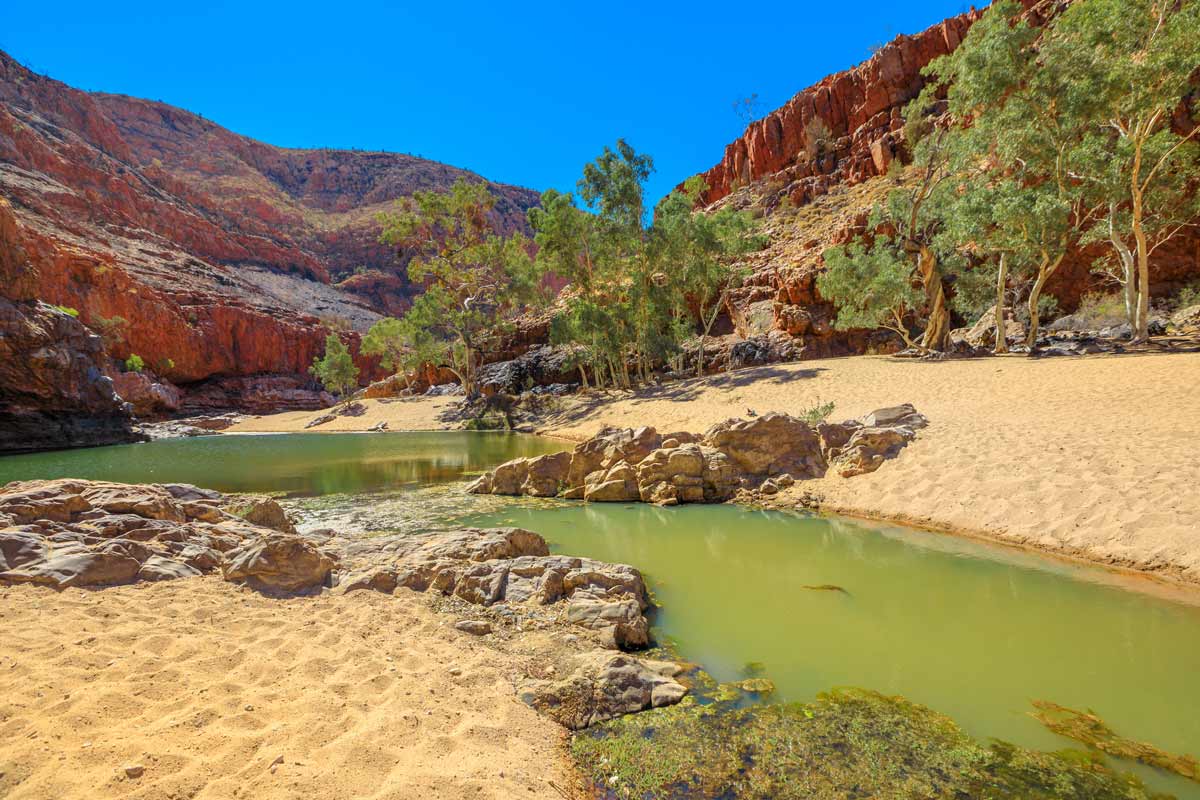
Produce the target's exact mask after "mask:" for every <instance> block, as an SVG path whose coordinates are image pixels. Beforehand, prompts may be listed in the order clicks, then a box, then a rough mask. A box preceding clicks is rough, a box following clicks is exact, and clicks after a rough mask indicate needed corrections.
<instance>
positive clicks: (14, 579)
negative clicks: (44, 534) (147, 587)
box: [0, 550, 141, 589]
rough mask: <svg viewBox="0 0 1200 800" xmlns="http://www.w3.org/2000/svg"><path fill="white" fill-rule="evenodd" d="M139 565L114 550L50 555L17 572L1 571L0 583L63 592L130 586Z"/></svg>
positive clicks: (72, 551) (20, 568) (14, 570)
mask: <svg viewBox="0 0 1200 800" xmlns="http://www.w3.org/2000/svg"><path fill="white" fill-rule="evenodd" d="M140 569H141V564H139V563H138V561H137V559H135V558H131V557H129V556H127V555H123V554H122V553H121V552H119V551H116V550H113V551H91V552H89V551H83V552H79V551H75V550H70V551H67V552H63V553H61V554H55V555H51V556H50V557H49V558H47V559H45V560H42V561H35V562H33V563H29V564H26V565H25V566H23V567H19V568H17V569H10V570H8V571H6V572H0V580H3V581H8V582H10V583H36V584H42V585H45V586H53V587H54V588H56V589H65V588H67V587H69V586H111V585H115V584H121V583H132V582H133V580H134V579H135V578H136V577H137V574H138V571H139V570H140Z"/></svg>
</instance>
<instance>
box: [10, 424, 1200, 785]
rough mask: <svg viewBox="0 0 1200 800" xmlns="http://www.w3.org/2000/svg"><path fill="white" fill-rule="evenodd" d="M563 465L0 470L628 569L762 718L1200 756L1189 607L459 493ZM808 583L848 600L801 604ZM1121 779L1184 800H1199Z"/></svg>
mask: <svg viewBox="0 0 1200 800" xmlns="http://www.w3.org/2000/svg"><path fill="white" fill-rule="evenodd" d="M561 448H562V445H561V444H560V443H557V442H552V441H547V440H539V439H537V438H534V437H528V436H516V435H505V434H486V433H428V434H424V433H393V434H288V435H271V436H219V437H206V438H199V439H187V440H175V441H164V442H152V443H147V444H139V445H129V446H121V447H107V448H97V449H90V450H76V451H67V452H56V453H43V454H36V455H26V456H14V457H8V458H3V459H0V484H3V483H5V482H7V481H9V480H16V479H27V478H49V477H68V476H69V477H82V478H95V479H105V480H114V481H126V482H188V483H195V484H197V485H200V486H207V487H210V488H214V489H218V490H222V491H272V492H282V493H285V494H286V495H288V496H290V497H293V498H295V499H294V500H292V501H289V503H288V504H289V507H290V508H292V509H293V510H294V511H296V512H298V513H299V514H300V515H301V517H302V518H303V519H304V520H305V522H306V527H324V526H331V527H337V528H338V529H340V530H344V531H355V530H358V531H385V530H395V531H408V530H423V529H426V528H428V527H429V526H430V525H446V524H462V523H463V522H469V523H472V524H479V525H497V524H505V525H510V524H515V525H520V526H522V527H526V528H529V529H531V530H535V531H538V532H540V533H541V534H543V535H544V536H545V537H546V538H547V539H548V540H549V541H550V542H551V546H552V548H553V549H554V550H556V551H558V552H565V553H572V554H575V555H582V556H590V557H593V558H599V559H604V560H610V561H620V562H626V563H630V564H634V565H636V566H637V567H639V568H640V569H642V571H643V572H644V573H645V574H646V577H647V580H648V582H649V584H650V586H651V588H652V590H653V591H654V592H655V595H656V598H657V600H658V602H659V604H660V605H661V606H662V608H661V610H660V611H659V612H658V614H657V615H656V618H655V620H654V624H655V629H656V635H658V636H660V637H662V638H664V639H669V640H670V641H672V642H673V643H674V644H675V645H676V646H677V648H678V650H679V652H680V654H681V655H682V657H684V658H687V659H689V660H692V661H696V662H699V663H700V664H702V665H704V667H705V668H706V669H707V670H708V671H709V672H711V673H712V674H713V675H714V676H716V677H717V678H718V679H720V680H732V679H737V678H739V677H742V676H743V671H744V668H745V666H746V665H747V664H748V663H753V662H757V663H760V664H762V665H763V668H765V671H766V675H767V676H768V677H770V678H771V679H772V680H773V681H774V682H775V684H776V686H777V687H778V694H777V697H778V699H782V700H806V699H809V698H812V697H813V696H814V695H815V694H817V693H818V692H821V691H824V690H826V689H829V688H832V687H836V686H858V687H864V688H868V689H874V690H877V691H881V692H885V693H889V694H900V695H904V696H906V697H908V698H910V699H912V700H915V701H917V702H920V703H923V704H926V705H928V706H930V707H932V708H934V709H936V710H938V711H941V712H943V713H946V714H949V715H950V716H951V717H953V718H954V719H955V720H956V721H957V722H958V723H959V724H960V725H962V726H963V727H964V728H965V729H966V730H967V731H968V732H969V733H971V734H973V735H975V736H976V737H979V738H983V739H987V738H989V737H994V738H1000V739H1006V740H1009V741H1013V742H1016V743H1018V744H1022V745H1026V746H1029V747H1036V748H1042V749H1061V748H1064V747H1072V746H1074V747H1078V746H1079V745H1074V744H1073V743H1072V742H1070V741H1069V740H1065V739H1061V738H1059V737H1057V736H1054V735H1053V734H1050V733H1049V732H1047V731H1046V730H1045V729H1044V728H1042V727H1041V726H1040V725H1039V724H1038V723H1037V722H1036V721H1035V720H1033V719H1031V718H1030V717H1029V716H1028V712H1029V711H1030V710H1031V705H1030V703H1031V701H1033V700H1037V699H1044V700H1051V701H1054V702H1056V703H1061V704H1063V705H1066V706H1070V707H1074V708H1079V709H1094V710H1095V711H1096V712H1097V713H1098V714H1100V715H1101V716H1102V717H1103V718H1105V719H1106V720H1107V721H1108V722H1109V723H1110V724H1111V725H1112V727H1113V728H1114V729H1115V730H1116V731H1117V732H1118V733H1120V734H1121V735H1123V736H1126V737H1130V738H1135V739H1141V740H1144V741H1148V742H1151V743H1153V744H1155V745H1157V746H1159V747H1162V748H1165V749H1167V750H1169V751H1173V752H1185V753H1192V754H1195V755H1200V606H1198V605H1196V604H1195V602H1196V601H1195V598H1194V597H1191V596H1187V595H1185V596H1182V597H1171V596H1165V593H1163V592H1158V593H1153V592H1147V591H1131V590H1130V588H1129V586H1127V585H1126V584H1125V582H1123V580H1122V579H1118V578H1116V577H1115V576H1113V575H1112V574H1111V573H1109V572H1107V571H1104V570H1101V569H1099V568H1091V567H1085V566H1079V565H1075V564H1068V563H1066V562H1061V561H1057V560H1053V559H1050V558H1045V557H1041V556H1036V555H1032V554H1024V553H1018V552H1015V551H1012V550H1009V549H1004V548H999V547H993V546H988V545H984V544H980V543H976V542H972V541H967V540H962V539H958V538H955V537H951V536H946V535H941V534H932V533H925V532H922V531H917V530H912V529H907V528H899V527H894V526H882V525H871V524H864V523H858V522H852V521H848V520H838V519H824V518H806V517H800V516H796V515H791V514H785V513H779V512H756V511H750V510H746V509H741V508H737V507H733V506H688V507H683V508H674V509H660V508H655V507H651V506H643V505H584V504H580V503H564V502H561V501H531V500H528V499H520V500H516V499H506V498H496V497H491V496H475V495H465V494H462V493H460V491H459V489H458V487H457V486H456V485H455V484H454V482H456V481H460V480H461V479H462V477H463V476H464V474H466V473H471V472H477V471H479V470H482V469H485V468H486V467H488V466H491V465H494V464H497V463H499V462H502V461H505V460H507V459H510V458H514V457H517V456H529V455H535V454H540V453H546V452H553V451H556V450H559V449H561ZM302 527H305V526H302ZM1138 583H1139V585H1140V586H1141V588H1143V589H1144V588H1147V587H1149V586H1151V585H1152V584H1150V583H1149V582H1148V581H1144V580H1142V581H1139V582H1138ZM819 585H837V586H840V587H842V588H844V589H845V592H840V591H819V590H812V589H806V588H804V587H805V586H819ZM1118 766H1120V767H1121V768H1126V769H1133V767H1132V766H1130V765H1128V764H1125V763H1123V762H1119V763H1118ZM1136 771H1137V772H1138V773H1139V774H1140V775H1142V776H1143V778H1145V779H1147V781H1148V782H1149V783H1151V784H1152V785H1153V786H1154V787H1155V788H1157V789H1159V790H1163V791H1170V792H1172V793H1174V794H1176V795H1177V796H1179V797H1181V798H1200V785H1198V784H1195V783H1191V782H1188V781H1185V780H1183V779H1180V778H1175V777H1173V776H1167V775H1164V774H1162V773H1158V772H1155V771H1152V770H1150V769H1148V768H1137V769H1136Z"/></svg>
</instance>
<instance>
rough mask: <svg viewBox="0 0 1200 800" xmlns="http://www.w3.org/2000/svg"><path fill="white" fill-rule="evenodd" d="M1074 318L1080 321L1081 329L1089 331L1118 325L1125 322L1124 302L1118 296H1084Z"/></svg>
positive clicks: (1095, 293)
mask: <svg viewBox="0 0 1200 800" xmlns="http://www.w3.org/2000/svg"><path fill="white" fill-rule="evenodd" d="M1074 316H1075V317H1076V318H1078V319H1079V320H1080V325H1081V326H1082V327H1083V328H1085V329H1089V330H1096V329H1099V328H1107V327H1108V326H1110V325H1120V324H1121V323H1122V322H1124V321H1125V301H1124V299H1123V298H1122V297H1121V295H1119V294H1101V293H1099V292H1092V293H1090V294H1085V295H1084V296H1083V298H1082V299H1081V300H1080V301H1079V308H1077V309H1076V310H1075V314H1074Z"/></svg>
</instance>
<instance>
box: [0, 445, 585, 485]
mask: <svg viewBox="0 0 1200 800" xmlns="http://www.w3.org/2000/svg"><path fill="white" fill-rule="evenodd" d="M564 447H566V445H564V444H563V443H562V442H557V441H554V440H550V439H542V438H539V437H536V436H522V435H518V434H507V433H474V432H466V431H455V432H431V433H399V432H397V433H385V434H378V433H286V434H272V435H263V436H202V437H197V438H194V439H167V440H163V441H157V442H144V443H141V444H127V445H117V446H115V447H94V448H88V449H83V450H59V451H55V452H51V453H33V454H29V455H20V456H8V457H5V458H0V485H3V484H5V483H7V482H8V481H15V480H27V479H30V478H88V479H90V480H105V481H115V482H118V483H193V484H195V485H197V486H203V487H205V488H207V489H216V490H217V491H220V492H279V493H282V494H283V495H284V496H287V497H313V496H317V495H328V494H354V493H360V492H373V491H379V490H383V489H394V488H397V487H402V486H421V485H429V484H435V483H446V482H448V481H453V480H457V479H459V478H461V477H462V476H463V474H465V473H471V472H479V471H481V470H484V469H487V468H488V467H491V466H495V465H496V464H500V463H503V462H504V461H507V460H509V459H512V458H518V457H526V456H537V455H542V454H544V453H553V452H557V451H559V450H562V449H563V448H564Z"/></svg>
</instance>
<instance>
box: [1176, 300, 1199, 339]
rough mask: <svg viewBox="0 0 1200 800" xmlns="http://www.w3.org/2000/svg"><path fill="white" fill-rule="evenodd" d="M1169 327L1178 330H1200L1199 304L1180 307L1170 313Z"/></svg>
mask: <svg viewBox="0 0 1200 800" xmlns="http://www.w3.org/2000/svg"><path fill="white" fill-rule="evenodd" d="M1171 327H1172V328H1174V329H1175V330H1177V331H1179V332H1181V333H1182V332H1189V331H1195V332H1200V305H1194V306H1187V307H1186V308H1181V309H1179V310H1178V311H1176V312H1175V313H1174V314H1172V315H1171Z"/></svg>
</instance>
